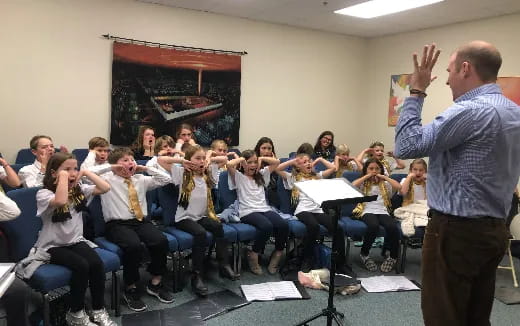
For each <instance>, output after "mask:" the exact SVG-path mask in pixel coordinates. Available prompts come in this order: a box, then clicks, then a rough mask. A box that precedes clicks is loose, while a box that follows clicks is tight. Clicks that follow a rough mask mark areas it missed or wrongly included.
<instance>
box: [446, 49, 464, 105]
mask: <svg viewBox="0 0 520 326" xmlns="http://www.w3.org/2000/svg"><path fill="white" fill-rule="evenodd" d="M456 60H457V53H456V52H455V53H453V54H452V55H451V57H450V62H449V64H448V68H447V69H446V71H448V80H447V81H446V85H448V86H450V88H451V94H452V96H453V100H456V99H457V98H458V97H459V96H461V95H462V94H464V90H463V88H462V87H461V85H462V82H463V80H464V73H463V72H462V71H461V69H460V68H461V67H457V64H456Z"/></svg>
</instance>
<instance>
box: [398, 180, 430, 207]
mask: <svg viewBox="0 0 520 326" xmlns="http://www.w3.org/2000/svg"><path fill="white" fill-rule="evenodd" d="M414 185H418V186H423V187H424V195H426V182H425V181H424V180H422V181H421V182H416V181H415V180H413V181H412V182H411V184H410V189H408V193H407V194H406V195H405V196H404V198H403V206H408V205H410V204H413V202H414V193H413V192H414V189H413V188H414Z"/></svg>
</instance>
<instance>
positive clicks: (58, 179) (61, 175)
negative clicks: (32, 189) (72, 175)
mask: <svg viewBox="0 0 520 326" xmlns="http://www.w3.org/2000/svg"><path fill="white" fill-rule="evenodd" d="M62 180H66V181H67V183H68V180H69V173H68V172H67V171H65V170H61V171H59V172H58V173H57V174H56V180H55V181H54V184H58V183H59V182H61V181H62Z"/></svg>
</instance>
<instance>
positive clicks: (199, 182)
mask: <svg viewBox="0 0 520 326" xmlns="http://www.w3.org/2000/svg"><path fill="white" fill-rule="evenodd" d="M212 166H213V164H212ZM217 170H218V169H215V168H211V169H210V171H211V173H212V174H213V175H212V177H213V179H215V178H216V171H217ZM183 175H184V167H182V166H178V165H176V164H173V165H172V169H171V177H172V183H173V184H174V185H176V186H179V198H180V196H181V193H182V177H183ZM193 180H194V182H195V188H193V190H192V191H191V194H190V200H189V203H188V207H186V208H184V207H182V206H180V205H179V206H177V212H176V213H175V222H179V221H182V220H185V219H188V218H189V219H192V220H194V221H198V220H200V219H202V218H203V217H204V216H207V215H208V193H207V191H208V187H207V185H206V181H205V180H204V177H199V176H194V177H193ZM179 198H177V200H179Z"/></svg>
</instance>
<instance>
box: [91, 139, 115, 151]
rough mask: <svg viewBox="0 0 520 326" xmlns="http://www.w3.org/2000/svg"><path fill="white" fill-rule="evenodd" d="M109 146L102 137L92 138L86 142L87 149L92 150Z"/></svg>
mask: <svg viewBox="0 0 520 326" xmlns="http://www.w3.org/2000/svg"><path fill="white" fill-rule="evenodd" d="M109 146H110V144H109V143H108V141H107V140H106V139H105V138H103V137H94V138H92V139H91V140H89V141H88V149H94V148H96V147H109Z"/></svg>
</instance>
